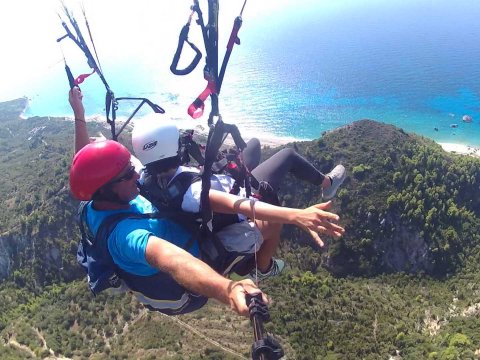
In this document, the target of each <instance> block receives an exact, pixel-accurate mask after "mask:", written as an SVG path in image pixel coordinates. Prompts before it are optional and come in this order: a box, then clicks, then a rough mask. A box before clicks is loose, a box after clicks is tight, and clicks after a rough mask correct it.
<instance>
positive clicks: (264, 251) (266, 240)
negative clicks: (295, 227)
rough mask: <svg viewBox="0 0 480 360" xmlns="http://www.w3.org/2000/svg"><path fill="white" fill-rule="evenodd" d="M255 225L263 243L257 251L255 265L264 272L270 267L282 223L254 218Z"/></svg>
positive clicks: (278, 240) (278, 241)
mask: <svg viewBox="0 0 480 360" xmlns="http://www.w3.org/2000/svg"><path fill="white" fill-rule="evenodd" d="M256 225H257V227H258V229H259V230H260V232H261V233H262V236H263V244H262V246H261V247H260V250H258V251H257V266H258V269H259V270H260V271H261V272H266V271H268V269H269V268H270V265H271V262H272V257H273V255H274V254H275V251H276V250H277V247H278V244H279V243H280V233H281V232H282V224H276V223H271V222H268V221H263V220H256Z"/></svg>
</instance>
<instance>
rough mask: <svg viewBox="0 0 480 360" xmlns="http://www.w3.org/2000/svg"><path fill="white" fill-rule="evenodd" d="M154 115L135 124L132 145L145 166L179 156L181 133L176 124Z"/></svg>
mask: <svg viewBox="0 0 480 360" xmlns="http://www.w3.org/2000/svg"><path fill="white" fill-rule="evenodd" d="M158 115H159V114H152V115H150V116H147V117H145V118H141V119H139V120H137V121H136V122H135V126H134V127H133V131H132V145H133V151H134V152H135V156H136V157H137V158H138V159H139V160H140V161H141V163H142V164H143V165H148V164H150V163H152V162H154V161H158V160H164V159H168V158H171V157H174V156H177V155H178V140H179V137H180V135H179V131H178V128H177V125H175V123H173V122H171V121H169V120H165V119H164V118H160V117H159V116H158Z"/></svg>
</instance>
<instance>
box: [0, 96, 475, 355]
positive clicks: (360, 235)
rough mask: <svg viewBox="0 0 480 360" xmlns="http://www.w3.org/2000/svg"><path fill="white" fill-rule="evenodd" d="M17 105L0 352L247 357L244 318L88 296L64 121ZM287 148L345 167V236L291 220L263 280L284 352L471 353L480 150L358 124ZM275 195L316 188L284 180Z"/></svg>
mask: <svg viewBox="0 0 480 360" xmlns="http://www.w3.org/2000/svg"><path fill="white" fill-rule="evenodd" d="M24 105H25V100H24V99H19V100H17V101H14V102H9V103H3V104H0V122H1V125H2V126H1V127H0V167H1V168H0V171H1V173H2V176H1V177H0V189H1V190H2V191H1V195H0V229H1V231H0V279H2V280H1V281H2V282H1V284H0V303H1V304H2V312H1V313H0V339H1V340H0V345H3V346H0V358H2V359H4V358H5V359H25V358H35V357H37V358H47V357H48V356H50V355H52V354H55V355H56V356H65V357H68V358H75V359H106V358H109V359H155V358H156V359H160V358H162V359H187V358H189V359H234V358H242V357H243V358H247V357H248V356H249V348H250V345H251V343H252V340H253V338H252V336H253V335H252V333H251V329H250V326H249V323H248V320H246V319H243V318H240V317H238V316H236V315H234V314H233V313H232V312H231V311H230V310H228V309H226V308H224V307H223V306H220V305H218V304H215V303H212V304H209V306H207V308H206V309H203V310H202V311H200V312H198V313H194V314H190V315H187V316H179V317H171V318H167V317H164V316H161V315H160V314H156V313H150V312H147V311H146V310H145V309H143V307H142V306H140V305H139V304H138V303H136V302H135V300H133V299H132V298H131V297H130V296H128V295H127V296H113V295H102V296H99V297H97V298H93V297H92V295H91V294H90V293H89V292H88V290H87V287H86V285H85V282H84V281H83V279H82V278H83V274H82V273H81V271H80V269H79V267H78V266H77V265H76V263H75V251H76V243H77V241H78V239H79V236H78V232H77V230H76V228H75V220H74V217H75V211H76V205H77V204H76V202H75V201H74V200H73V199H72V198H71V197H70V194H69V190H68V181H67V180H68V167H69V163H70V161H71V157H72V146H73V145H72V136H73V126H72V123H71V122H70V121H66V120H65V119H63V118H61V119H56V118H48V117H47V118H30V119H26V120H23V119H20V118H19V117H18V115H19V114H20V112H21V111H22V110H23V107H24ZM89 126H91V132H92V133H94V132H98V131H100V130H101V129H102V124H98V123H93V124H90V125H89ZM104 133H105V134H108V131H104ZM292 146H293V145H292ZM295 146H296V147H297V148H298V151H299V152H300V153H301V154H302V155H303V156H305V157H307V158H309V159H310V160H312V161H313V162H314V163H315V164H316V165H317V166H318V167H319V168H320V169H321V170H322V171H324V172H327V171H328V170H329V169H331V168H332V167H333V166H334V164H336V163H339V162H340V163H343V164H344V165H345V167H346V168H347V171H348V173H349V176H348V178H347V180H346V181H345V183H344V186H342V189H341V190H340V191H339V193H338V196H337V198H336V199H335V200H334V210H335V211H336V212H337V213H338V214H339V215H340V216H341V223H342V224H343V225H345V227H346V229H347V233H346V234H345V236H344V237H343V238H342V239H340V240H335V241H333V240H331V239H325V240H327V246H326V248H325V249H319V248H317V247H316V246H314V245H313V243H312V241H311V239H309V237H308V235H307V234H306V233H303V232H302V231H300V230H298V229H294V228H290V227H287V228H286V229H285V232H284V239H283V245H282V247H281V249H280V254H279V255H280V256H281V257H283V258H284V259H285V260H286V262H287V264H288V268H287V270H286V271H285V273H284V274H283V275H282V276H281V277H279V278H278V279H275V280H272V281H270V282H268V283H266V284H265V286H264V289H265V291H266V292H267V293H268V294H269V295H270V296H271V298H272V299H273V304H272V306H271V314H272V322H271V323H269V324H268V326H267V328H268V330H269V331H271V332H273V333H274V334H275V335H276V336H277V337H278V338H279V339H280V341H281V343H282V345H283V346H284V348H285V350H286V353H287V355H288V358H290V359H342V360H343V359H388V358H389V356H392V357H393V358H394V359H412V360H413V359H478V358H480V327H479V326H478V324H479V320H480V275H478V273H479V271H478V270H479V264H480V237H479V233H480V231H479V229H480V220H479V219H480V189H479V186H480V171H479V169H480V160H478V159H474V158H470V157H462V156H456V155H451V154H447V153H445V152H444V151H443V150H442V149H441V148H440V146H438V145H437V144H435V143H433V142H432V141H429V140H427V139H424V138H421V137H418V136H415V135H412V134H407V133H405V132H403V131H402V130H400V129H398V128H395V127H393V126H389V125H385V124H381V123H378V122H374V121H368V120H363V121H359V122H356V123H354V124H352V125H349V126H346V127H344V128H340V129H337V130H335V131H332V132H329V133H326V134H324V135H323V136H322V138H320V139H318V140H314V141H309V142H300V143H296V144H295ZM276 151H278V149H270V148H267V149H265V150H264V156H265V157H268V156H270V155H271V154H273V153H274V152H276ZM281 201H282V202H283V204H284V205H287V206H295V207H305V206H308V205H311V204H314V203H318V202H321V192H320V189H318V188H315V187H313V186H310V185H307V184H305V183H302V182H299V181H298V180H296V179H294V178H292V177H289V178H288V179H287V181H286V183H285V186H284V187H283V188H282V193H281ZM205 337H206V338H205Z"/></svg>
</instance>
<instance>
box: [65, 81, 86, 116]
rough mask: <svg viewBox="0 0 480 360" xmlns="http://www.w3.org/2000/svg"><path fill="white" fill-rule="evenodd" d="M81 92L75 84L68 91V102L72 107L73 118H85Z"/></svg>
mask: <svg viewBox="0 0 480 360" xmlns="http://www.w3.org/2000/svg"><path fill="white" fill-rule="evenodd" d="M82 99H83V94H82V91H81V90H80V88H79V87H78V86H75V87H74V88H72V89H71V90H70V92H69V93H68V102H69V103H70V106H71V107H72V110H73V114H74V115H75V119H79V120H85V108H84V107H83V102H82Z"/></svg>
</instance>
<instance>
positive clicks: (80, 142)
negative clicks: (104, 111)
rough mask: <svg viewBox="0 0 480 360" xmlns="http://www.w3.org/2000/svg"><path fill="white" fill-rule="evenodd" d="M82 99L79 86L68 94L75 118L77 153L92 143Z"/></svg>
mask: <svg viewBox="0 0 480 360" xmlns="http://www.w3.org/2000/svg"><path fill="white" fill-rule="evenodd" d="M82 98H83V94H82V92H81V91H80V88H78V87H77V86H75V87H74V88H73V89H71V90H70V92H69V94H68V101H69V102H70V105H71V107H72V110H73V115H74V116H75V138H74V141H75V153H77V152H78V151H79V150H80V149H81V148H83V147H84V146H85V145H88V144H89V143H90V138H89V137H88V131H87V122H86V121H85V108H84V107H83V102H82Z"/></svg>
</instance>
